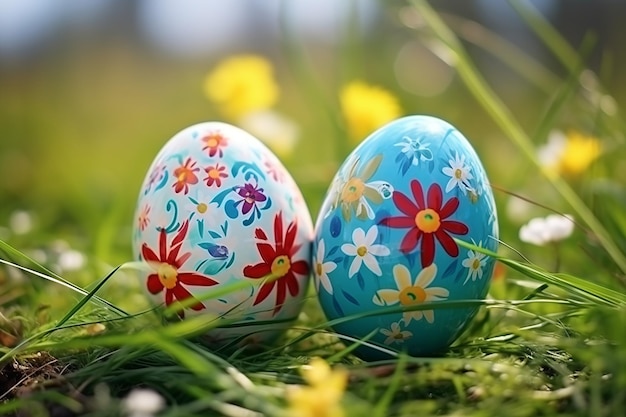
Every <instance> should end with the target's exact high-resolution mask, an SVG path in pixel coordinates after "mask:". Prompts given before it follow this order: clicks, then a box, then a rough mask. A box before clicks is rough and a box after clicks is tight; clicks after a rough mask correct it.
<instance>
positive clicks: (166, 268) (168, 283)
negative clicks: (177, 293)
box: [157, 263, 178, 290]
mask: <svg viewBox="0 0 626 417" xmlns="http://www.w3.org/2000/svg"><path fill="white" fill-rule="evenodd" d="M157 275H158V276H159V281H161V284H163V286H164V287H165V288H167V289H168V290H171V289H172V288H174V287H175V286H176V283H177V282H178V271H177V270H176V268H174V267H173V266H172V265H170V264H166V263H162V264H160V265H159V268H158V269H157Z"/></svg>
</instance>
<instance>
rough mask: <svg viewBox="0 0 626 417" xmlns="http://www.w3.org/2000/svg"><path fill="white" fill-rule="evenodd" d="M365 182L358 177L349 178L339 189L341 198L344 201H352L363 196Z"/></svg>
mask: <svg viewBox="0 0 626 417" xmlns="http://www.w3.org/2000/svg"><path fill="white" fill-rule="evenodd" d="M363 191H365V184H363V181H362V180H361V179H359V178H350V180H349V181H348V182H347V183H346V184H345V185H344V186H343V189H342V190H341V200H342V201H343V202H344V203H353V202H355V201H358V200H359V199H360V198H361V197H362V196H363Z"/></svg>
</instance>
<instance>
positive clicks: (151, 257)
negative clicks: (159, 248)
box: [141, 243, 161, 262]
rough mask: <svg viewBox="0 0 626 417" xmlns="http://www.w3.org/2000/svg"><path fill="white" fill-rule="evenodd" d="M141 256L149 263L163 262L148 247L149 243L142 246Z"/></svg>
mask: <svg viewBox="0 0 626 417" xmlns="http://www.w3.org/2000/svg"><path fill="white" fill-rule="evenodd" d="M141 255H142V256H143V259H144V260H145V261H147V262H160V261H161V260H160V259H159V258H158V257H157V256H156V253H154V251H153V250H152V249H150V248H149V247H148V244H147V243H144V244H143V245H141Z"/></svg>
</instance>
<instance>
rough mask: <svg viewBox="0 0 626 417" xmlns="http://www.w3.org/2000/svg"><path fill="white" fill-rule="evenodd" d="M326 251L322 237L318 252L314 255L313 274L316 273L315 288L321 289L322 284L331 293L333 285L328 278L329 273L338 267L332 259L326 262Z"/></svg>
mask: <svg viewBox="0 0 626 417" xmlns="http://www.w3.org/2000/svg"><path fill="white" fill-rule="evenodd" d="M325 253H326V244H325V243H324V239H321V240H320V241H319V243H318V244H317V253H316V254H315V256H314V257H313V264H312V265H313V274H314V275H315V288H316V289H317V290H318V291H319V289H320V284H322V287H324V289H325V290H326V292H328V293H329V294H332V293H333V287H332V285H331V283H330V279H329V278H328V273H329V272H333V271H334V270H335V268H337V264H336V263H335V262H332V261H326V262H324V256H325Z"/></svg>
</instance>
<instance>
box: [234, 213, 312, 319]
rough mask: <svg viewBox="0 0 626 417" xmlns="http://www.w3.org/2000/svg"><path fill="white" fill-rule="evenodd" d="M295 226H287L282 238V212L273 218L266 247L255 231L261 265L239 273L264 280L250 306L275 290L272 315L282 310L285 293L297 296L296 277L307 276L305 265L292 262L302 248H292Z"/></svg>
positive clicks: (265, 241) (304, 263) (258, 231)
mask: <svg viewBox="0 0 626 417" xmlns="http://www.w3.org/2000/svg"><path fill="white" fill-rule="evenodd" d="M297 233H298V226H297V224H296V222H295V221H293V222H291V223H289V224H288V225H287V230H286V231H285V232H284V234H283V217H282V212H280V213H278V214H277V215H276V217H275V218H274V243H273V244H272V243H270V242H269V239H268V237H267V235H266V234H265V232H264V231H263V230H261V229H256V231H255V235H256V238H257V239H259V240H260V242H258V243H257V244H256V247H257V250H258V251H259V254H260V255H261V259H262V262H259V263H258V264H256V265H248V266H246V267H245V268H244V269H243V274H244V275H245V276H246V277H248V278H252V279H264V280H266V282H264V283H263V284H262V285H261V289H260V290H259V293H258V294H257V296H256V298H255V300H254V305H257V304H259V303H261V302H263V301H264V300H265V299H266V298H267V297H269V295H270V294H271V293H272V292H273V291H274V288H276V303H275V305H274V314H276V313H278V312H279V311H280V309H281V308H282V307H283V304H284V302H285V299H286V297H287V291H289V294H290V295H291V296H292V297H295V296H296V295H298V293H299V291H300V284H299V283H298V278H297V276H298V275H301V276H305V277H306V276H307V274H308V273H309V264H308V263H307V261H305V260H295V259H294V256H295V255H296V253H297V252H298V250H300V248H301V247H302V245H299V244H295V239H296V235H297Z"/></svg>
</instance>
